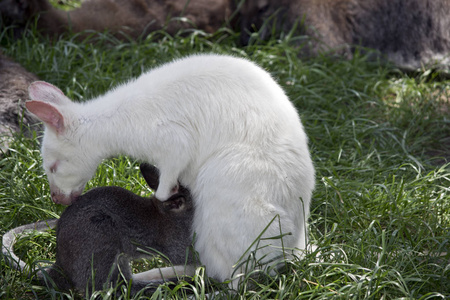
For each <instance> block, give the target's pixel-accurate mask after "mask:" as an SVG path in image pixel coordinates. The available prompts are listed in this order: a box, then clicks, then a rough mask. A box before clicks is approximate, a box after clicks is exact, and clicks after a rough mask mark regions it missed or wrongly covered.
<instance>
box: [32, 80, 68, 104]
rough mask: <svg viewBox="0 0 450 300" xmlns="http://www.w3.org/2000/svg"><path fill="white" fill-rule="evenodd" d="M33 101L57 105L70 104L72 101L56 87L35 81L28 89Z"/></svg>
mask: <svg viewBox="0 0 450 300" xmlns="http://www.w3.org/2000/svg"><path fill="white" fill-rule="evenodd" d="M28 94H29V95H30V98H31V100H39V101H45V102H49V103H55V104H65V103H70V102H71V101H70V99H69V98H67V97H66V95H64V93H63V92H62V91H61V90H60V89H58V88H57V87H56V86H54V85H51V84H50V83H47V82H44V81H35V82H33V83H31V84H30V86H29V87H28Z"/></svg>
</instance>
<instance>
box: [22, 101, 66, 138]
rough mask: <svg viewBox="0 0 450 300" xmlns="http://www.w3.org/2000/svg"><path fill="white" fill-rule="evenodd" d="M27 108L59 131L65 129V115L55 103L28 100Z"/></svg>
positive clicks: (61, 131)
mask: <svg viewBox="0 0 450 300" xmlns="http://www.w3.org/2000/svg"><path fill="white" fill-rule="evenodd" d="M25 106H26V108H27V109H28V110H29V111H30V112H31V113H32V114H34V115H35V116H36V117H37V118H38V119H39V120H41V121H42V122H44V123H45V125H46V126H49V127H50V128H52V129H53V130H55V131H56V132H57V133H63V131H64V117H63V115H62V114H61V113H60V112H59V110H58V109H57V108H56V107H54V106H53V105H51V104H49V103H47V102H43V101H27V102H25Z"/></svg>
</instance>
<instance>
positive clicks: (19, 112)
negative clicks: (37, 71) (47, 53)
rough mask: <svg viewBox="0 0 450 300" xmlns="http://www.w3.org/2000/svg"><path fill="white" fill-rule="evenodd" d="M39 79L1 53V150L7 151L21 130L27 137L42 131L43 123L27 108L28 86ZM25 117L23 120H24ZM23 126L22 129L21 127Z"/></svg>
mask: <svg viewBox="0 0 450 300" xmlns="http://www.w3.org/2000/svg"><path fill="white" fill-rule="evenodd" d="M36 80H38V78H37V77H36V76H35V75H34V74H32V73H30V72H28V71H27V70H25V69H24V68H23V67H22V66H21V65H20V64H18V63H16V62H14V61H12V60H11V59H9V58H8V57H6V56H5V55H3V54H2V53H1V52H0V148H1V150H2V151H6V150H7V148H8V144H9V139H10V138H11V135H12V134H13V133H14V132H19V131H20V130H21V129H23V130H24V133H25V134H26V135H27V136H31V131H32V130H42V127H43V126H42V125H41V122H40V121H39V120H38V119H36V118H35V117H34V116H33V115H32V114H31V113H29V112H28V111H27V110H26V109H24V108H25V101H26V100H29V96H28V86H29V85H30V83H32V82H33V81H36ZM22 117H23V118H22ZM21 125H22V127H21Z"/></svg>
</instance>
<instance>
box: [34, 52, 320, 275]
mask: <svg viewBox="0 0 450 300" xmlns="http://www.w3.org/2000/svg"><path fill="white" fill-rule="evenodd" d="M29 93H30V97H31V99H32V101H29V102H27V103H26V106H27V108H28V109H29V110H30V112H32V113H33V114H35V115H36V116H37V117H38V118H40V119H41V120H42V121H43V122H44V123H45V127H46V129H45V134H44V138H43V144H42V155H43V164H44V169H45V171H46V173H47V176H48V179H49V183H50V189H51V194H52V198H53V200H54V201H55V202H57V203H62V204H70V203H71V202H72V201H74V200H75V199H76V197H77V196H78V195H79V194H81V192H82V190H83V188H84V186H85V184H86V182H87V181H88V180H89V179H90V178H91V177H92V176H93V174H94V172H95V170H96V168H97V166H98V165H99V164H100V162H101V161H102V159H104V158H107V157H111V156H115V155H118V154H125V155H130V156H132V157H134V158H136V159H139V160H142V161H146V162H149V163H152V164H154V165H156V166H157V167H158V168H159V169H160V172H161V173H160V183H159V186H158V189H157V190H156V194H155V196H156V198H158V199H160V200H162V201H164V200H166V199H168V198H169V197H170V196H171V195H173V194H174V193H176V192H177V189H178V184H177V182H178V181H179V182H180V184H181V185H183V186H185V187H186V188H188V189H189V190H190V191H191V193H192V198H193V201H194V205H195V213H194V220H193V228H192V229H193V230H192V232H194V233H195V234H196V242H195V249H196V251H198V253H199V256H200V260H201V261H202V263H203V264H204V265H205V267H206V270H207V272H208V275H209V276H212V277H215V278H216V279H219V280H225V279H228V278H230V277H231V276H232V274H233V272H234V270H235V269H236V268H235V267H234V265H235V263H237V262H238V261H239V259H240V258H241V256H242V255H243V254H245V252H246V251H247V250H248V249H249V247H251V246H252V243H253V242H254V241H255V240H256V239H257V238H258V236H260V234H261V233H262V232H263V231H264V230H265V231H264V234H263V235H262V238H268V237H274V236H280V232H282V233H290V235H286V236H284V237H283V239H263V240H261V241H260V243H259V246H260V247H261V246H265V245H269V244H271V245H273V246H275V247H264V248H263V249H261V250H259V251H258V252H257V257H259V258H261V257H264V260H265V261H268V260H270V259H273V258H276V257H278V256H279V255H280V254H281V251H282V249H281V248H282V246H283V247H285V248H294V247H296V248H299V249H305V247H306V220H307V218H308V215H309V207H310V200H311V194H312V191H313V189H314V167H313V164H312V161H311V158H310V154H309V151H308V146H307V137H306V134H305V132H304V130H303V126H302V124H301V122H300V119H299V116H298V114H297V111H296V110H295V108H294V106H293V105H292V104H291V102H290V101H289V99H288V98H287V97H286V95H285V93H284V91H283V90H282V89H281V87H280V86H279V85H278V84H277V83H276V82H275V81H274V80H273V79H272V77H271V76H270V75H269V74H268V73H267V72H266V71H264V70H263V69H261V68H260V67H258V66H256V65H255V64H253V63H252V62H249V61H247V60H245V59H240V58H235V57H230V56H221V55H195V56H190V57H186V58H184V59H180V60H176V61H174V62H171V63H168V64H165V65H163V66H161V67H159V68H156V69H154V70H151V71H149V72H147V73H145V74H143V75H141V76H140V77H139V78H137V79H136V80H133V81H130V82H128V83H126V84H123V85H121V86H119V87H117V88H115V89H114V90H112V91H110V92H108V93H106V94H105V95H103V96H99V97H97V98H96V99H93V100H90V101H87V102H85V103H75V102H72V101H70V100H69V99H68V98H67V97H66V96H65V95H64V94H63V93H62V92H61V91H60V90H59V89H58V88H56V87H54V86H52V85H50V84H48V83H45V82H35V83H33V84H31V86H30V88H29ZM177 180H178V181H177ZM278 216H279V220H278ZM273 219H276V221H274V222H272V223H271V224H270V222H271V221H272V220H273ZM268 224H270V226H268ZM266 227H267V228H266ZM250 249H251V250H252V249H255V246H254V245H253V246H252V247H251V248H250Z"/></svg>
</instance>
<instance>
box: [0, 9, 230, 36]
mask: <svg viewBox="0 0 450 300" xmlns="http://www.w3.org/2000/svg"><path fill="white" fill-rule="evenodd" d="M229 1H230V0H167V1H154V0H86V1H83V3H82V5H81V7H80V8H77V9H74V10H71V11H69V12H66V11H63V10H61V9H56V8H54V7H53V6H52V5H51V4H50V3H49V1H48V0H3V1H2V2H0V14H1V16H2V18H3V22H4V23H5V25H14V26H15V35H16V36H17V37H19V36H20V35H21V33H22V31H23V29H24V28H25V27H26V24H27V23H28V22H30V21H32V22H33V20H37V28H38V30H40V31H41V32H42V33H44V34H46V35H49V36H52V37H57V36H59V35H61V34H62V33H64V32H68V31H72V32H81V31H84V30H94V31H99V32H104V31H109V32H110V33H113V34H115V35H116V36H117V37H118V38H124V36H123V34H121V33H122V32H123V33H125V34H126V35H127V36H129V37H131V38H137V37H140V36H142V35H144V36H145V35H146V34H148V33H150V32H153V31H156V30H160V29H163V28H164V30H166V31H167V32H168V33H170V34H174V33H176V32H177V31H179V30H180V29H186V28H199V29H202V30H205V31H206V32H214V31H216V30H217V29H218V28H220V27H221V26H222V25H223V24H224V22H225V20H226V19H228V17H229V15H230V14H231V12H230V9H229V5H228V3H229ZM177 18H178V19H177ZM180 18H184V19H180Z"/></svg>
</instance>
